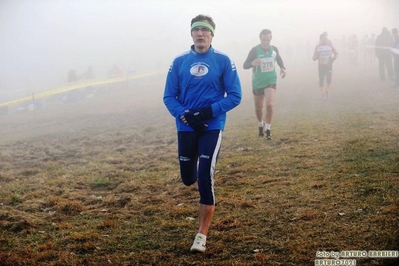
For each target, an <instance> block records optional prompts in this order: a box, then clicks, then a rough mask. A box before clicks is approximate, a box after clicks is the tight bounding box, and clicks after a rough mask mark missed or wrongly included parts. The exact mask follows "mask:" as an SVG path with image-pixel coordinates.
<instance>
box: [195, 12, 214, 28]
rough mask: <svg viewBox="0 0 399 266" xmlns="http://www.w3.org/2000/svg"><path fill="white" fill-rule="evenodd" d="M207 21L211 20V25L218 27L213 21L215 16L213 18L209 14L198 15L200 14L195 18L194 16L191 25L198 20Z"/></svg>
mask: <svg viewBox="0 0 399 266" xmlns="http://www.w3.org/2000/svg"><path fill="white" fill-rule="evenodd" d="M204 20H205V21H207V22H209V24H211V26H212V27H213V29H216V25H215V22H213V18H211V17H210V16H207V15H202V14H201V15H198V16H196V17H195V18H193V19H192V20H191V24H190V26H192V25H193V24H194V23H195V22H197V21H204Z"/></svg>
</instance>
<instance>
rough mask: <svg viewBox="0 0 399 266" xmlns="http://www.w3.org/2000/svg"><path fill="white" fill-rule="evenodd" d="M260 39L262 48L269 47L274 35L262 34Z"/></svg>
mask: <svg viewBox="0 0 399 266" xmlns="http://www.w3.org/2000/svg"><path fill="white" fill-rule="evenodd" d="M259 39H260V45H261V46H262V47H269V45H270V42H271V40H272V35H271V34H270V33H267V34H261V35H260V38H259Z"/></svg>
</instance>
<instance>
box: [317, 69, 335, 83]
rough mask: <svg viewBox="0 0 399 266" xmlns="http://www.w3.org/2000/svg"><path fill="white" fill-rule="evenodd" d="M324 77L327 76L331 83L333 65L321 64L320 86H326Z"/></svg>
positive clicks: (327, 80) (328, 81)
mask: <svg viewBox="0 0 399 266" xmlns="http://www.w3.org/2000/svg"><path fill="white" fill-rule="evenodd" d="M324 78H326V83H327V84H331V79H332V65H327V66H324V65H319V87H323V86H324Z"/></svg>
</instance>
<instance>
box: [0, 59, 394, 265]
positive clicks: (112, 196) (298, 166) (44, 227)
mask: <svg viewBox="0 0 399 266" xmlns="http://www.w3.org/2000/svg"><path fill="white" fill-rule="evenodd" d="M239 69H241V68H239ZM334 70H335V71H334V76H333V85H332V89H331V98H330V99H329V100H325V101H323V100H321V99H320V98H321V97H320V93H319V89H318V81H317V67H316V63H314V64H312V65H310V67H309V68H308V69H307V70H306V71H305V70H301V68H299V67H298V66H297V67H293V68H291V69H290V68H289V69H288V75H287V78H286V79H284V80H279V83H278V88H277V90H278V91H277V98H276V103H275V116H274V121H273V126H272V133H273V137H274V138H273V140H272V141H266V140H265V139H262V138H259V137H258V136H257V124H256V119H255V116H254V107H253V102H252V95H251V92H250V72H249V71H248V72H245V71H244V70H239V71H240V76H241V81H242V85H243V89H244V93H243V100H242V103H241V105H240V106H239V107H237V108H236V109H234V110H233V111H231V112H229V114H228V122H227V125H226V130H225V132H224V136H223V143H222V150H221V153H220V157H219V161H218V165H217V174H216V183H215V186H216V199H217V206H216V212H215V216H214V220H213V223H212V226H211V230H210V234H209V236H208V239H209V240H208V244H207V245H208V249H207V252H206V253H205V254H191V253H190V252H189V248H190V246H191V244H192V240H193V237H194V235H195V234H196V230H197V228H198V222H197V210H198V200H199V199H198V191H197V188H196V186H195V185H194V186H191V187H185V186H184V185H183V184H182V183H181V182H180V177H179V169H178V160H177V143H176V132H175V126H174V121H173V119H172V117H171V116H170V115H169V113H168V112H167V110H166V108H165V107H164V106H163V104H162V93H163V86H164V77H165V75H166V71H165V74H161V75H159V76H157V77H153V78H149V79H145V80H140V81H137V82H135V83H134V84H133V85H131V86H130V87H129V88H127V87H126V86H125V87H124V86H122V87H119V88H114V89H112V90H109V91H107V92H104V93H102V94H98V95H96V96H95V97H93V98H90V99H85V100H82V101H79V102H75V103H71V104H62V103H52V104H50V103H49V104H47V105H45V109H44V110H40V111H35V112H28V113H18V114H12V115H8V116H0V265H10V266H11V265H12V266H15V265H123V266H127V265H284V266H289V265H292V266H294V265H295V266H302V265H315V260H316V259H318V256H317V252H318V251H327V252H330V251H334V252H340V251H347V250H361V251H370V250H378V251H382V250H394V251H397V250H399V92H398V91H397V90H395V89H393V88H391V87H390V85H391V83H390V82H385V83H381V82H380V81H379V80H378V73H377V70H376V69H375V68H366V67H365V66H364V65H360V66H358V67H357V68H352V69H351V68H349V67H348V66H346V65H345V63H344V59H342V60H341V62H339V61H337V62H336V65H335V69H334ZM355 260H356V262H357V265H362V266H363V265H399V260H398V259H392V258H391V259H387V258H386V259H382V258H370V257H365V258H355Z"/></svg>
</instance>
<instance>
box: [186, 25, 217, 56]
mask: <svg viewBox="0 0 399 266" xmlns="http://www.w3.org/2000/svg"><path fill="white" fill-rule="evenodd" d="M191 37H192V38H193V42H194V49H195V51H196V52H199V53H203V52H206V51H208V49H209V47H210V46H211V43H212V38H213V36H212V33H211V31H210V30H209V29H208V28H206V27H195V28H194V29H192V30H191Z"/></svg>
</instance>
